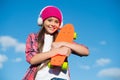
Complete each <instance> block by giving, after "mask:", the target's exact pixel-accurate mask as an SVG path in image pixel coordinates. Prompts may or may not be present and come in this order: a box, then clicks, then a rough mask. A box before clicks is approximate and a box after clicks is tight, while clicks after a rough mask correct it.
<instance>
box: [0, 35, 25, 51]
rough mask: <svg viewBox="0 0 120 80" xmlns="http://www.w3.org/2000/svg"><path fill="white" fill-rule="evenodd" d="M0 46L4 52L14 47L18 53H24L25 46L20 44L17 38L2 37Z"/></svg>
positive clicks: (0, 37)
mask: <svg viewBox="0 0 120 80" xmlns="http://www.w3.org/2000/svg"><path fill="white" fill-rule="evenodd" d="M0 45H1V47H2V50H7V49H8V48H10V47H13V48H14V49H15V51H16V52H24V51H25V44H24V43H20V42H18V41H17V40H16V39H15V38H12V37H10V36H0Z"/></svg>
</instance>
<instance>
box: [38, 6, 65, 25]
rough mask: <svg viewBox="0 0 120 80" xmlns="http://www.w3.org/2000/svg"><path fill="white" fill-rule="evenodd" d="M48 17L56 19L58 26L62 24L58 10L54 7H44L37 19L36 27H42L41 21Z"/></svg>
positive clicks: (60, 13) (61, 17)
mask: <svg viewBox="0 0 120 80" xmlns="http://www.w3.org/2000/svg"><path fill="white" fill-rule="evenodd" d="M49 17H56V18H57V19H58V20H59V21H60V26H62V24H63V22H62V21H63V16H62V12H61V11H60V9H58V8H57V7H55V6H46V7H44V8H43V9H42V10H41V12H40V14H39V17H38V25H39V26H40V25H42V24H43V21H44V20H45V19H47V18H49Z"/></svg>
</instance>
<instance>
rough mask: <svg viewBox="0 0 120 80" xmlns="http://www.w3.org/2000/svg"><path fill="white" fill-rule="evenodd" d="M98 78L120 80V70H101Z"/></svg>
mask: <svg viewBox="0 0 120 80" xmlns="http://www.w3.org/2000/svg"><path fill="white" fill-rule="evenodd" d="M97 76H99V77H109V78H113V79H114V80H115V79H120V68H108V69H103V70H101V71H100V72H99V73H98V74H97Z"/></svg>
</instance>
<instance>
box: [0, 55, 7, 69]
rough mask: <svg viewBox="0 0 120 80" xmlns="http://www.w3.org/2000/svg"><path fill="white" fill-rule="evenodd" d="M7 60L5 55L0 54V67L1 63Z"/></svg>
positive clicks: (0, 66)
mask: <svg viewBox="0 0 120 80" xmlns="http://www.w3.org/2000/svg"><path fill="white" fill-rule="evenodd" d="M7 60H8V57H7V56H6V55H3V54H0V69H1V68H2V67H3V63H4V62H6V61H7Z"/></svg>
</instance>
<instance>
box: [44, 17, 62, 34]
mask: <svg viewBox="0 0 120 80" xmlns="http://www.w3.org/2000/svg"><path fill="white" fill-rule="evenodd" d="M43 26H44V27H45V30H46V33H48V34H52V33H54V32H55V31H56V30H58V28H59V26H60V22H59V20H58V19H57V18H55V17H49V18H47V19H46V20H45V21H44V23H43Z"/></svg>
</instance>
